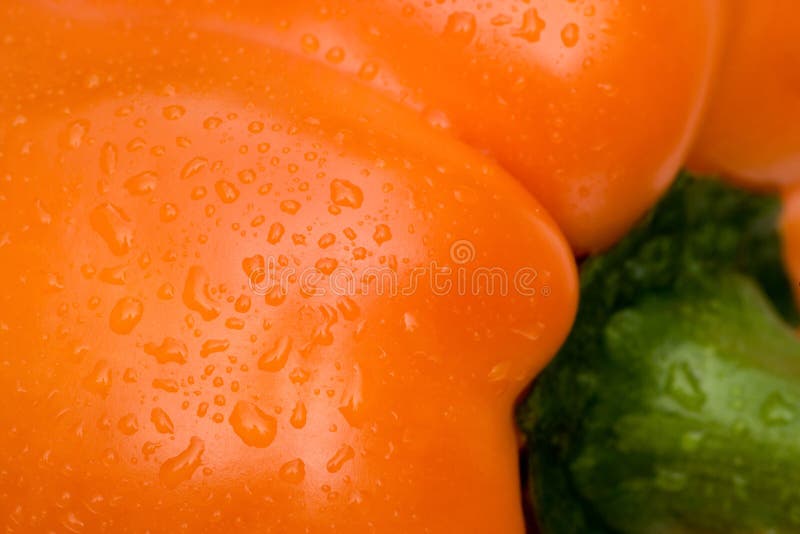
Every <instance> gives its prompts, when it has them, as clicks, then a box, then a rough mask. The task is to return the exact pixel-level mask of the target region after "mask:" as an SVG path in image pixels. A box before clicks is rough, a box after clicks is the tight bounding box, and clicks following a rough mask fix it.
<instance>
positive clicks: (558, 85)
mask: <svg viewBox="0 0 800 534" xmlns="http://www.w3.org/2000/svg"><path fill="white" fill-rule="evenodd" d="M71 4H72V5H77V4H76V3H75V2H71ZM96 4H97V3H95V2H84V3H83V4H80V5H82V6H85V9H86V12H87V13H90V15H87V16H92V17H102V18H106V17H125V16H127V15H128V14H129V13H130V12H131V9H130V8H129V7H128V6H130V2H127V1H119V0H117V1H112V2H104V3H103V4H102V6H104V7H97V5H96ZM722 4H724V2H720V1H719V0H673V1H670V2H664V1H662V0H645V1H642V0H621V1H612V0H599V1H588V0H586V1H584V0H577V1H567V0H540V1H537V2H532V3H528V2H523V1H512V0H501V1H497V2H490V3H489V2H483V1H479V0H466V1H459V2H458V3H457V4H451V3H442V2H429V1H427V0H411V1H409V2H394V1H390V0H379V1H372V0H370V1H361V0H332V1H329V2H320V1H318V0H299V1H293V2H263V1H260V0H242V1H240V2H237V4H236V7H235V8H232V7H229V6H227V5H224V4H222V3H216V4H214V3H202V4H201V5H198V3H197V2H194V1H192V0H176V1H174V2H171V3H170V6H169V7H168V8H164V7H163V3H162V2H160V1H155V0H146V1H145V2H137V3H136V5H137V6H139V7H138V8H137V10H135V11H137V12H138V13H139V16H142V17H152V18H159V19H162V20H163V19H168V18H169V17H171V16H174V14H175V13H182V14H185V16H187V17H189V18H191V19H192V20H193V21H195V22H196V24H198V25H201V26H204V27H208V28H213V29H214V30H216V31H221V32H225V33H229V34H235V35H237V36H239V37H241V38H242V39H249V40H251V41H252V42H254V43H260V44H261V45H262V46H278V47H281V48H284V49H286V50H289V51H291V52H292V53H295V54H297V55H299V56H302V57H307V58H310V59H312V60H315V61H318V62H320V63H322V64H325V65H326V66H327V67H330V68H334V69H337V70H339V71H342V72H344V73H347V74H349V75H350V76H352V77H353V78H354V79H357V80H359V81H360V82H361V83H363V84H365V85H367V86H369V87H371V88H372V89H374V90H378V91H381V92H383V93H384V94H386V95H389V96H390V97H391V98H392V99H394V100H397V101H399V102H402V103H404V104H406V105H407V106H409V107H410V108H412V109H414V110H416V111H418V112H419V113H420V114H421V115H422V116H423V117H424V118H425V119H427V121H428V122H429V123H431V124H432V125H434V126H436V127H439V128H442V129H445V130H448V131H449V132H450V133H451V135H454V136H457V137H458V138H460V139H462V140H463V141H465V142H467V143H468V144H471V145H472V146H474V147H476V148H477V149H479V150H481V151H484V152H486V153H487V154H489V155H490V156H492V157H493V158H495V159H496V160H497V161H498V162H499V163H500V164H501V165H502V166H503V167H505V168H506V169H507V170H508V171H509V172H510V173H511V174H512V175H514V176H515V177H516V178H518V179H519V180H520V181H522V183H523V184H525V187H526V188H527V189H528V190H529V191H531V192H532V193H533V194H534V196H536V198H538V199H539V201H540V202H541V203H542V204H543V205H544V206H545V208H546V209H547V210H548V211H549V212H550V213H551V214H552V215H553V217H554V219H555V220H556V221H557V223H558V224H559V226H560V227H561V228H562V230H563V231H564V233H565V234H566V235H567V237H568V239H569V241H570V243H571V245H572V246H573V248H574V250H575V251H576V252H577V253H579V254H583V253H588V252H596V251H598V250H601V249H604V248H606V247H608V246H609V245H611V244H612V243H613V242H615V241H616V240H617V239H618V238H620V237H621V236H622V235H624V234H625V232H626V231H627V230H628V229H629V228H630V227H631V226H632V224H633V223H635V222H636V221H637V220H638V219H639V218H640V217H641V216H642V215H644V213H645V212H646V211H647V210H648V209H649V208H650V207H651V206H652V204H654V203H655V201H656V200H657V199H658V198H659V196H660V195H661V194H662V193H663V192H664V191H665V190H666V188H667V187H668V186H669V184H670V183H671V181H672V179H673V178H674V176H675V174H676V172H677V170H678V169H679V167H680V165H682V163H683V161H684V159H685V156H686V153H687V151H688V149H689V145H690V143H691V141H692V140H693V136H694V134H695V133H696V129H697V125H698V121H699V119H700V114H701V111H702V107H703V103H704V99H705V96H706V92H707V88H708V85H709V82H710V79H711V70H712V66H713V64H714V62H715V58H716V54H717V45H718V37H719V36H718V33H719V31H718V30H719V20H720V12H721V5H722ZM90 6H91V7H90Z"/></svg>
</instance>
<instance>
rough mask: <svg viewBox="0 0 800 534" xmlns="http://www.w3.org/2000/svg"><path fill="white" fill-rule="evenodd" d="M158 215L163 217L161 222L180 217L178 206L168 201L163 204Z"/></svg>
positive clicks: (160, 217)
mask: <svg viewBox="0 0 800 534" xmlns="http://www.w3.org/2000/svg"><path fill="white" fill-rule="evenodd" d="M158 217H159V219H161V222H172V221H174V220H175V219H177V218H178V206H176V205H175V204H173V203H172V202H166V203H164V204H162V205H161V209H160V210H159V212H158Z"/></svg>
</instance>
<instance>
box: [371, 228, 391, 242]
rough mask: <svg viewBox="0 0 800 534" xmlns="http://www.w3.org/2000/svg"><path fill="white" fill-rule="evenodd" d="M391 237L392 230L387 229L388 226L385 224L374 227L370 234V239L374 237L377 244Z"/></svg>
mask: <svg viewBox="0 0 800 534" xmlns="http://www.w3.org/2000/svg"><path fill="white" fill-rule="evenodd" d="M391 238H392V231H391V230H390V229H389V227H388V226H386V225H385V224H379V225H377V226H376V227H375V233H374V234H372V239H374V240H375V242H376V243H377V244H378V245H381V244H383V243H385V242H386V241H389V240H390V239H391Z"/></svg>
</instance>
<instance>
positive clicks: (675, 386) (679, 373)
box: [667, 362, 706, 411]
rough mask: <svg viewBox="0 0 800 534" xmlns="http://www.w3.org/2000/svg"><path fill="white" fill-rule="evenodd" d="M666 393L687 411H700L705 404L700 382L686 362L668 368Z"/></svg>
mask: <svg viewBox="0 0 800 534" xmlns="http://www.w3.org/2000/svg"><path fill="white" fill-rule="evenodd" d="M667 392H668V393H669V394H670V396H672V398H674V399H675V400H676V401H678V403H679V404H680V405H681V406H683V407H684V408H686V409H687V410H692V411H697V410H700V408H702V407H703V404H705V402H706V395H705V393H704V392H703V390H702V388H701V387H700V381H699V380H698V378H697V376H696V375H695V373H694V371H693V370H692V368H691V367H690V366H689V364H688V363H686V362H682V363H676V364H673V365H672V366H671V367H670V369H669V377H668V378H667Z"/></svg>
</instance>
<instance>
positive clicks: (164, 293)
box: [156, 282, 175, 300]
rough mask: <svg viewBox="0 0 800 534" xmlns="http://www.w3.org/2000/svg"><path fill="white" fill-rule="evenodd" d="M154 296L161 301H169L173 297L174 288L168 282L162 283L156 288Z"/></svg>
mask: <svg viewBox="0 0 800 534" xmlns="http://www.w3.org/2000/svg"><path fill="white" fill-rule="evenodd" d="M156 296H158V298H160V299H161V300H169V299H171V298H172V297H174V296H175V288H174V287H173V286H172V284H170V283H169V282H167V283H164V284H162V285H161V287H159V288H158V291H157V292H156Z"/></svg>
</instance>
